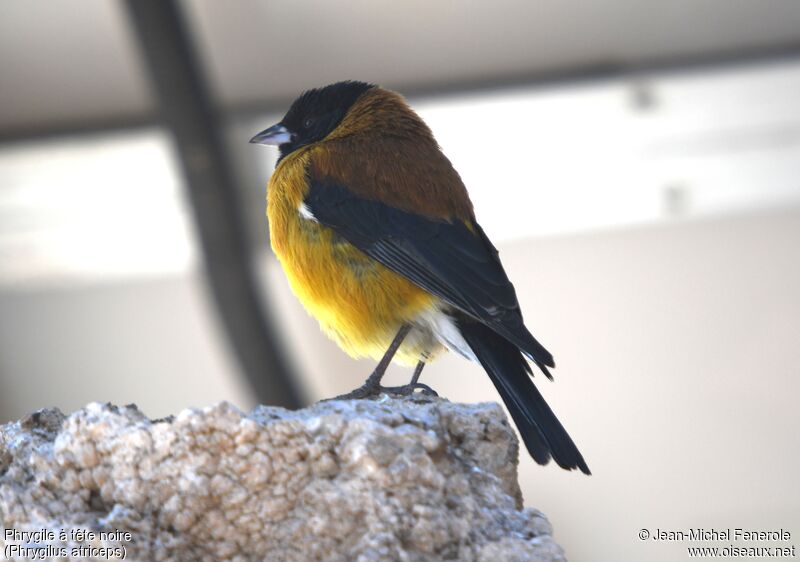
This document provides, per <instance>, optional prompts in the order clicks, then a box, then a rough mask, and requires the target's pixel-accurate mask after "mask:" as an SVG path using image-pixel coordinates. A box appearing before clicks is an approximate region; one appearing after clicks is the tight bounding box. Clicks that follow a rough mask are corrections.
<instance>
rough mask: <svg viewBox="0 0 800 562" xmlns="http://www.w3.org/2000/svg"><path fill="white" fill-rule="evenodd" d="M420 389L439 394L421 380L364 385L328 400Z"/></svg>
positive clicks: (401, 394) (405, 393)
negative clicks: (395, 384)
mask: <svg viewBox="0 0 800 562" xmlns="http://www.w3.org/2000/svg"><path fill="white" fill-rule="evenodd" d="M416 390H420V391H421V392H420V394H422V395H424V396H439V393H437V392H436V391H435V390H433V389H432V388H431V387H429V386H428V385H427V384H423V383H421V382H418V383H414V384H405V385H403V386H380V385H367V384H365V385H362V386H360V387H358V388H356V389H355V390H353V391H351V392H348V393H347V394H340V395H339V396H335V397H333V398H329V399H327V400H326V402H327V401H328V400H364V399H367V398H374V397H376V396H380V395H381V394H389V395H392V396H411V395H412V394H414V391H416Z"/></svg>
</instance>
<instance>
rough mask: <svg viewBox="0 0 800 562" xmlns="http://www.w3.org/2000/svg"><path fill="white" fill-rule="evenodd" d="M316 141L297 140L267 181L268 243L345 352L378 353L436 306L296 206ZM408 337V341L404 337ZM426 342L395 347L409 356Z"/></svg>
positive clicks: (427, 295) (407, 358) (416, 354)
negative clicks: (303, 142) (306, 143)
mask: <svg viewBox="0 0 800 562" xmlns="http://www.w3.org/2000/svg"><path fill="white" fill-rule="evenodd" d="M315 149H316V147H314V146H313V145H312V146H309V147H305V148H301V149H299V150H297V151H295V152H293V153H291V154H289V155H288V156H286V158H284V159H283V160H282V161H281V162H280V163H279V164H278V166H277V167H276V169H275V172H274V173H273V174H272V177H271V178H270V181H269V186H268V188H267V216H268V218H269V229H270V239H271V243H272V248H273V250H274V251H275V254H276V255H277V256H278V259H279V260H280V262H281V265H282V266H283V269H284V271H285V273H286V276H287V278H288V280H289V285H290V286H291V288H292V291H293V292H294V293H295V295H297V297H298V298H299V299H300V301H301V302H302V303H303V305H304V306H305V308H306V310H308V312H309V313H310V314H311V315H312V316H314V317H315V318H316V319H317V320H319V323H320V325H321V326H322V329H323V330H324V331H325V332H326V333H328V335H330V336H331V337H332V338H333V339H334V340H335V341H336V342H337V343H338V344H339V345H340V346H341V347H342V349H344V350H345V351H346V352H347V353H348V354H350V355H352V356H354V357H359V356H368V357H374V358H379V357H381V356H382V355H383V353H384V352H385V351H386V348H387V347H388V345H389V343H390V342H391V340H392V338H393V337H394V335H395V333H396V332H397V330H398V329H399V328H400V326H401V325H402V324H403V323H405V322H411V321H413V320H414V319H415V318H417V317H418V316H419V315H420V314H421V313H423V312H424V311H426V310H429V309H431V308H433V307H435V306H436V298H435V297H434V296H432V295H431V294H430V293H428V292H426V291H424V290H423V289H421V288H419V287H417V286H416V285H414V284H413V283H411V282H410V281H408V280H407V279H405V278H404V277H402V276H400V275H398V274H396V273H394V272H393V271H391V270H389V269H387V268H386V267H384V266H383V265H382V264H380V263H379V262H377V261H375V260H374V259H372V258H370V257H369V256H367V255H366V254H364V253H363V252H361V251H360V250H359V249H357V248H355V247H354V246H353V245H351V244H350V243H349V242H347V241H345V240H344V239H342V238H341V237H339V236H338V235H337V234H336V233H334V232H333V231H332V230H331V229H330V228H328V227H326V226H324V225H321V224H319V223H317V222H315V221H314V220H312V219H310V218H306V217H303V216H302V215H301V213H300V208H301V205H302V204H303V200H304V199H305V196H306V194H307V192H308V184H307V179H306V168H307V166H308V162H309V160H310V158H312V157H313V151H314V150H315ZM409 343H411V342H409ZM423 351H428V350H423V349H419V348H415V346H413V345H404V346H403V347H402V348H401V349H400V350H399V353H398V359H399V360H400V361H401V362H403V363H408V364H413V363H414V362H416V361H417V359H419V354H420V353H421V352H423Z"/></svg>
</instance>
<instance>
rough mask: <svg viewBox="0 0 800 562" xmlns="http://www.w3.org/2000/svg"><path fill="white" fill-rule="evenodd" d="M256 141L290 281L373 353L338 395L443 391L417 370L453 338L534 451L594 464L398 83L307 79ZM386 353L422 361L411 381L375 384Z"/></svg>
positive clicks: (339, 330)
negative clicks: (365, 370)
mask: <svg viewBox="0 0 800 562" xmlns="http://www.w3.org/2000/svg"><path fill="white" fill-rule="evenodd" d="M250 142H251V143H255V144H263V145H272V146H276V147H277V148H278V152H279V156H278V160H277V163H276V164H275V170H274V171H273V173H272V175H271V176H270V179H269V182H268V184H267V218H268V222H269V235H270V243H271V245H272V249H273V251H274V253H275V254H276V256H277V258H278V260H279V261H280V263H281V265H282V267H283V270H284V272H285V274H286V277H287V278H288V281H289V285H290V287H291V289H292V291H293V292H294V294H295V295H296V296H297V297H298V299H299V300H300V301H301V302H302V304H303V305H304V307H305V308H306V310H307V311H308V312H309V313H310V314H311V315H312V316H314V317H315V318H316V319H317V320H318V321H319V324H320V326H321V328H322V330H323V331H324V332H326V333H327V334H328V335H329V336H330V337H331V338H332V339H333V340H334V341H335V342H336V343H337V344H338V345H339V346H340V347H341V348H342V349H343V350H344V351H345V352H346V353H348V354H349V355H351V356H353V357H371V358H374V359H379V363H378V365H377V367H376V368H375V370H374V371H373V372H372V374H371V375H370V376H369V378H367V380H366V382H365V383H364V384H363V385H362V386H361V387H359V388H357V389H355V390H354V391H352V392H350V393H348V394H345V395H342V396H341V397H339V398H368V397H372V396H376V395H380V394H382V393H383V392H393V393H397V394H408V393H412V392H415V391H416V390H420V391H421V392H428V393H435V392H434V391H433V390H432V389H431V388H430V387H429V386H427V385H425V384H423V383H420V382H419V377H420V374H421V372H422V369H423V367H424V366H425V365H426V363H428V362H430V361H431V360H433V359H435V358H436V357H437V356H438V355H439V354H440V353H442V352H443V351H446V350H449V351H452V352H455V353H456V354H458V355H461V356H463V357H465V358H466V359H469V360H471V361H474V362H476V363H478V364H479V365H481V366H482V367H483V369H484V370H485V371H486V373H487V374H488V375H489V378H490V379H491V381H492V383H493V384H494V386H495V388H496V389H497V391H498V393H499V395H500V397H501V398H502V400H503V402H504V403H505V405H506V407H507V408H508V411H509V413H510V414H511V417H512V419H513V420H514V423H515V425H516V427H517V429H518V430H519V433H520V435H521V437H522V440H523V442H524V444H525V446H526V448H527V450H528V452H529V453H530V455H531V457H532V458H533V459H534V460H535V461H536V462H537V463H539V464H547V463H548V462H549V461H550V459H551V458H552V459H553V460H554V461H555V462H556V464H558V465H559V466H560V467H562V468H564V469H566V470H573V469H579V470H580V471H581V472H583V473H585V474H591V472H590V470H589V467H588V465H587V464H586V461H585V460H584V458H583V456H582V455H581V453H580V451H579V450H578V448H577V447H576V446H575V444H574V442H573V441H572V438H571V437H570V436H569V434H568V433H567V432H566V430H565V429H564V427H563V426H562V425H561V423H560V422H559V421H558V418H557V417H556V416H555V414H554V413H553V411H552V410H551V409H550V407H549V406H548V405H547V403H546V402H545V400H544V398H543V396H542V395H541V393H540V392H539V390H538V389H537V388H536V386H535V385H534V383H533V380H532V376H533V371H532V369H531V366H530V363H533V364H534V365H536V366H537V368H538V369H539V370H540V371H541V372H542V373H543V374H544V375H545V376H546V377H547V378H548V379H550V380H552V375H551V373H550V371H549V368H553V367H555V363H554V361H553V356H552V355H551V354H550V352H548V351H547V350H546V349H545V347H544V346H543V345H542V344H540V343H539V342H538V341H537V340H536V339H535V338H534V337H533V335H531V333H530V332H529V331H528V329H527V328H526V326H525V324H524V322H523V318H522V312H521V310H520V305H519V302H518V300H517V295H516V292H515V290H514V286H513V285H512V283H511V281H510V280H509V278H508V276H507V274H506V272H505V270H504V268H503V265H502V264H501V262H500V258H499V253H498V250H497V249H496V248H495V246H494V245H493V244H492V242H491V241H490V240H489V238H488V236H487V235H486V233H485V232H484V231H483V229H482V228H481V226H480V225H479V224H478V222H477V220H476V216H475V212H474V209H473V205H472V202H471V200H470V197H469V194H468V193H467V189H466V187H465V185H464V182H463V181H462V180H461V177H460V176H459V174H458V172H457V171H456V170H455V168H454V167H453V165H452V164H451V162H450V160H449V159H448V158H447V157H446V156H445V155H444V153H443V152H442V150H441V148H440V146H439V145H438V143H437V141H436V139H435V138H434V135H433V133H432V131H431V129H430V128H429V127H428V126H427V124H426V123H425V122H424V121H423V120H422V119H421V118H420V117H419V116H418V115H417V113H416V112H415V111H414V110H413V109H412V108H411V107H410V106H409V104H408V103H407V102H406V100H405V98H404V97H403V96H402V95H400V94H399V93H397V92H394V91H392V90H389V89H386V88H383V87H380V86H378V85H375V84H371V83H367V82H360V81H354V80H346V81H342V82H337V83H334V84H330V85H327V86H324V87H319V88H313V89H310V90H307V91H305V92H303V93H302V94H301V95H300V96H299V97H297V99H295V100H294V102H292V104H291V105H290V107H289V109H288V111H287V113H286V114H285V116H284V117H283V118H282V119H281V120H280V121H279V122H278V123H277V124H275V125H273V126H271V127H269V128H267V129H265V130H263V131H261V132H260V133H258V134H256V135H255V136H254V137H253V138H252V139H250ZM392 361H395V362H398V363H400V364H403V365H407V366H415V369H414V374H413V376H412V379H411V382H410V383H409V384H408V385H405V386H403V387H394V388H387V387H383V386H381V384H380V382H381V379H382V377H383V375H384V373H385V371H386V368H387V367H388V365H389V363H390V362H392ZM529 362H530V363H529Z"/></svg>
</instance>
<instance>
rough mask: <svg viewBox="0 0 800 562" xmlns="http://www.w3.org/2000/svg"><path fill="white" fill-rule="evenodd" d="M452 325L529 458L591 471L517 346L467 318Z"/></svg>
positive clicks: (585, 472) (457, 319) (460, 319)
mask: <svg viewBox="0 0 800 562" xmlns="http://www.w3.org/2000/svg"><path fill="white" fill-rule="evenodd" d="M456 324H457V326H458V328H459V331H460V332H461V335H462V336H463V337H464V340H465V341H466V342H467V344H468V345H469V346H470V348H471V349H472V351H473V353H475V356H476V357H477V358H478V361H480V363H481V365H483V368H484V369H486V372H487V373H488V374H489V377H491V379H492V382H493V383H494V386H495V387H496V388H497V391H498V392H499V393H500V396H501V397H502V399H503V402H505V404H506V407H507V408H508V411H509V412H510V413H511V417H512V418H513V419H514V423H515V424H516V425H517V429H518V430H519V432H520V435H522V440H523V441H524V442H525V446H526V447H527V449H528V452H529V453H530V455H531V456H532V457H533V459H534V460H535V461H536V462H538V463H539V464H547V463H548V462H549V461H550V458H551V457H552V458H553V459H554V460H555V461H556V463H557V464H558V465H559V466H560V467H561V468H565V469H567V470H572V469H573V468H578V469H580V470H581V472H583V473H584V474H591V472H590V471H589V467H588V466H587V465H586V461H584V460H583V456H582V455H581V453H580V451H578V448H577V447H576V446H575V443H573V442H572V439H571V438H570V436H569V435H568V434H567V432H566V430H565V429H564V427H563V426H562V425H561V423H560V422H559V421H558V419H557V418H556V415H555V414H554V413H553V411H552V410H551V409H550V406H548V405H547V402H545V401H544V398H543V397H542V395H541V394H539V390H538V389H537V388H536V386H534V384H533V381H532V380H531V379H530V377H529V376H528V375H529V373H530V367H529V365H528V363H527V362H526V361H525V358H524V357H523V355H522V353H521V352H520V351H519V349H518V348H517V347H516V346H515V345H514V344H512V343H510V342H509V341H508V340H506V339H505V338H503V337H502V336H500V335H498V334H496V333H495V332H494V331H492V330H491V329H490V328H488V327H487V326H484V325H483V324H481V323H480V322H476V321H475V320H472V319H471V318H467V317H465V316H461V317H460V318H456Z"/></svg>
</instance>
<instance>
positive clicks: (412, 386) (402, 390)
mask: <svg viewBox="0 0 800 562" xmlns="http://www.w3.org/2000/svg"><path fill="white" fill-rule="evenodd" d="M427 358H428V355H427V354H423V355H422V359H420V360H419V363H417V366H416V368H414V374H413V375H412V376H411V382H409V383H408V384H407V385H405V386H393V387H389V388H384V389H383V390H384V391H386V392H390V393H392V394H401V395H404V396H405V395H409V394H413V393H414V391H415V390H421V391H422V394H426V395H428V396H439V393H437V392H436V391H435V390H433V389H432V388H431V387H429V386H428V385H427V384H422V383H421V382H418V381H419V376H420V375H421V374H422V369H424V368H425V360H426V359H427Z"/></svg>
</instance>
